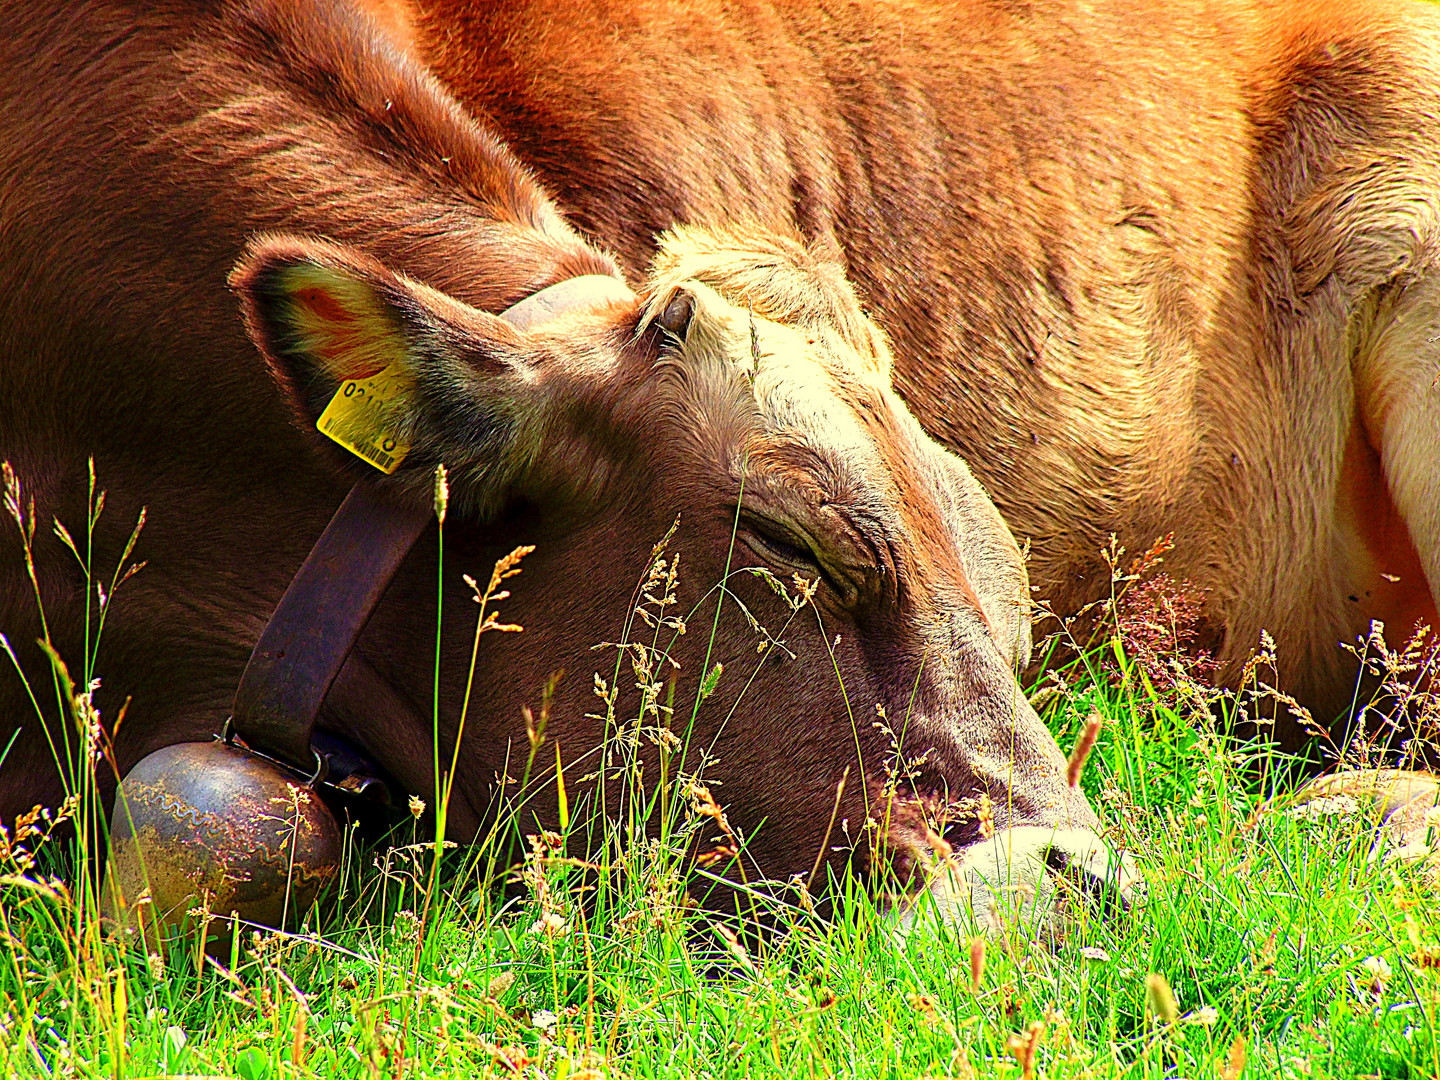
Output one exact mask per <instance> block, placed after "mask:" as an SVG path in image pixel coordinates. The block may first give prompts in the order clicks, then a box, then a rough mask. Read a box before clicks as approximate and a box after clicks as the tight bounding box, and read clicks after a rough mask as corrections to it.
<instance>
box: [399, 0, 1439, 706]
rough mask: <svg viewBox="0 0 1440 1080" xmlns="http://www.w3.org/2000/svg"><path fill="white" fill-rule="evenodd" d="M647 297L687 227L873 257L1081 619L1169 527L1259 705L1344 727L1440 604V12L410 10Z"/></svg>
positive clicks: (1140, 2)
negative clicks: (740, 222)
mask: <svg viewBox="0 0 1440 1080" xmlns="http://www.w3.org/2000/svg"><path fill="white" fill-rule="evenodd" d="M377 7H381V8H383V9H384V10H385V12H386V14H387V18H388V21H389V26H390V28H391V32H392V33H394V34H395V35H396V36H397V38H398V39H400V40H404V41H407V42H408V44H409V47H410V48H411V49H412V50H414V51H415V52H416V53H417V54H419V55H421V56H423V57H424V58H425V59H426V60H427V62H429V63H430V64H432V66H433V67H434V69H435V70H436V71H437V73H438V74H439V75H440V77H441V78H442V80H443V81H445V82H446V83H447V84H448V85H449V86H451V88H452V89H453V90H454V91H455V92H456V94H457V96H459V97H460V98H461V100H463V101H464V102H466V104H467V105H468V106H469V107H470V108H471V109H472V110H473V111H474V112H475V113H476V115H477V116H478V117H479V118H480V120H481V121H482V123H484V124H485V125H486V126H487V127H489V128H490V129H491V130H493V131H495V132H496V133H497V134H499V135H500V136H501V137H502V138H504V139H505V140H506V141H507V142H508V143H509V145H510V146H511V147H513V148H514V149H515V151H516V153H517V154H518V155H519V157H520V158H521V159H522V160H524V161H525V162H526V164H527V165H529V166H530V167H532V168H533V169H535V170H536V172H537V173H538V174H539V175H540V177H541V178H542V179H543V181H544V182H545V184H546V185H547V186H548V187H549V188H550V190H552V191H554V192H555V193H556V194H557V196H558V197H559V202H560V204H561V205H562V206H563V207H565V208H566V210H567V211H568V212H569V213H570V216H571V220H573V221H574V222H575V223H576V225H577V226H578V227H579V228H580V229H581V230H582V231H583V232H585V233H586V234H588V235H591V236H594V237H596V238H598V239H599V240H600V241H601V242H602V243H603V244H604V245H607V246H608V247H609V248H610V249H612V250H614V251H615V252H616V253H617V254H618V255H619V257H620V259H621V261H622V263H623V264H624V265H625V266H626V267H627V269H628V270H630V271H631V272H632V273H634V272H638V271H639V269H640V268H642V267H643V266H644V265H645V263H646V262H647V261H648V259H649V258H650V255H651V253H652V252H653V250H654V242H655V239H654V238H655V237H656V236H657V235H658V234H659V233H660V232H661V231H662V230H664V229H666V228H669V227H671V226H673V225H676V224H680V223H699V224H711V223H715V222H717V221H733V220H736V219H753V220H756V221H758V222H760V223H762V224H763V225H765V226H766V227H768V228H771V229H774V230H779V231H782V232H783V231H795V232H798V233H799V234H801V235H803V236H805V237H806V238H807V239H810V240H812V241H817V242H820V243H822V244H829V245H832V246H833V247H834V248H835V249H836V250H838V251H840V252H842V253H843V260H844V263H845V265H846V268H847V273H848V275H849V277H850V279H851V280H852V281H853V282H854V283H855V285H856V287H857V289H858V291H859V293H860V295H861V298H862V300H863V301H864V302H865V304H866V306H867V308H868V310H869V311H870V312H871V313H872V314H873V315H874V316H875V317H876V318H877V321H879V322H880V323H881V324H882V325H883V326H884V328H885V329H886V330H887V331H888V332H889V334H890V335H891V337H892V340H893V342H894V344H895V353H896V367H895V379H896V386H897V388H898V389H899V390H900V391H901V393H902V395H903V396H905V398H906V399H907V401H908V402H909V404H910V406H911V408H912V409H913V410H914V411H915V413H916V415H917V416H918V417H919V418H920V420H921V421H922V423H923V424H924V425H925V426H926V427H927V429H928V430H929V431H930V432H931V433H932V434H933V435H935V437H936V438H938V439H939V440H940V441H942V442H943V443H945V444H947V445H949V446H951V447H953V448H954V449H955V450H956V451H957V452H958V453H960V455H961V456H962V457H964V458H965V459H966V460H967V461H968V462H969V463H970V465H971V467H972V468H973V469H974V471H975V473H976V475H977V476H978V477H979V478H980V479H981V481H982V482H983V483H984V485H985V487H986V489H987V490H988V491H989V492H990V494H991V495H992V497H993V498H994V500H995V502H996V504H997V505H998V506H999V508H1000V510H1001V512H1002V514H1003V516H1004V517H1005V519H1006V521H1007V522H1008V524H1009V525H1010V527H1011V529H1012V530H1013V531H1014V532H1015V534H1016V536H1017V537H1018V538H1019V539H1020V540H1021V541H1022V542H1023V541H1025V540H1029V541H1030V542H1031V544H1032V549H1031V560H1030V564H1029V565H1030V576H1031V581H1032V584H1033V585H1035V586H1036V593H1037V596H1038V597H1039V598H1040V599H1042V600H1045V601H1048V602H1049V603H1050V604H1052V605H1053V607H1054V608H1055V609H1056V610H1057V611H1059V612H1061V613H1062V614H1063V613H1069V612H1073V611H1075V610H1077V609H1078V608H1080V607H1081V606H1082V605H1083V604H1085V603H1087V602H1089V601H1092V600H1095V599H1097V598H1098V597H1100V596H1102V595H1106V594H1108V592H1109V589H1110V582H1109V571H1108V569H1107V568H1106V566H1105V565H1104V563H1103V561H1102V560H1101V558H1100V552H1101V549H1102V548H1104V547H1105V546H1106V544H1107V540H1108V538H1109V537H1110V535H1111V534H1116V535H1118V537H1119V538H1120V541H1121V542H1122V543H1123V544H1124V545H1125V546H1126V547H1128V548H1129V549H1130V551H1131V552H1132V553H1135V552H1138V551H1140V550H1144V549H1145V548H1147V547H1148V546H1149V545H1150V544H1151V542H1152V541H1154V540H1155V539H1156V538H1157V537H1160V536H1162V535H1164V534H1166V533H1170V532H1173V533H1174V534H1175V544H1176V546H1175V550H1174V551H1173V552H1172V553H1171V554H1170V555H1168V556H1167V564H1166V569H1167V570H1168V571H1169V572H1170V573H1171V574H1172V575H1174V576H1175V577H1177V578H1185V579H1189V581H1191V582H1192V583H1193V584H1194V585H1195V586H1196V587H1197V588H1199V589H1201V590H1203V591H1204V596H1205V613H1206V620H1207V625H1206V637H1205V640H1204V641H1203V644H1204V645H1206V646H1208V647H1209V648H1210V649H1212V650H1213V651H1214V652H1215V654H1216V655H1217V657H1218V658H1219V659H1220V660H1222V661H1223V662H1224V664H1225V667H1224V669H1223V671H1222V678H1228V679H1230V680H1233V679H1234V678H1235V677H1236V676H1237V674H1238V672H1239V669H1240V667H1241V665H1242V664H1243V662H1244V660H1245V658H1246V657H1247V656H1248V655H1249V654H1250V652H1251V651H1252V650H1253V649H1254V648H1255V647H1256V645H1257V644H1258V642H1259V638H1260V631H1261V630H1262V629H1266V630H1269V631H1270V632H1271V633H1272V634H1273V635H1274V636H1275V637H1276V638H1277V640H1278V642H1279V650H1280V660H1281V669H1282V672H1281V674H1282V685H1284V686H1285V687H1286V688H1287V689H1289V690H1292V691H1294V692H1295V693H1296V694H1297V695H1298V696H1299V697H1300V698H1301V700H1302V701H1304V702H1305V703H1306V704H1308V705H1310V706H1311V707H1312V708H1313V709H1314V710H1315V712H1316V714H1317V716H1318V717H1320V718H1322V719H1328V718H1330V717H1333V716H1335V715H1336V714H1337V713H1339V712H1342V711H1343V710H1344V709H1345V707H1346V706H1347V705H1348V704H1349V703H1350V701H1351V699H1352V694H1353V692H1354V680H1355V665H1354V661H1353V659H1351V658H1350V657H1348V656H1347V654H1345V653H1344V652H1342V651H1341V650H1340V649H1339V648H1337V643H1338V642H1340V641H1347V640H1353V639H1354V638H1355V637H1356V636H1357V635H1360V636H1363V635H1364V634H1365V632H1366V631H1367V629H1368V627H1369V625H1370V620H1372V619H1380V620H1383V621H1384V622H1385V623H1386V626H1387V632H1388V635H1389V637H1390V639H1391V641H1392V643H1393V642H1395V641H1397V640H1403V639H1404V638H1405V637H1406V636H1408V635H1409V633H1410V632H1411V631H1412V630H1413V628H1414V627H1415V625H1416V623H1417V622H1426V623H1429V624H1430V625H1435V624H1436V622H1437V618H1436V606H1435V604H1436V597H1437V596H1440V388H1437V386H1436V385H1435V380H1436V378H1437V374H1440V268H1437V266H1436V260H1437V258H1440V246H1437V245H1440V10H1437V9H1436V8H1435V7H1434V6H1433V5H1430V4H1423V3H1417V4H1411V3H1397V2H1390V0H1383V2H1379V3H1365V4H1337V3H1329V2H1326V3H1307V2H1299V3H1285V4H1278V5H1277V4H1263V3H1249V2H1242V3H1234V2H1209V0H1187V2H1183V3H1174V2H1166V3H1159V2H1145V0H1114V2H1107V3H1101V4H1072V3H1066V2H1055V3H1034V4H1029V3H1024V4H1012V3H1005V2H995V3H988V2H970V3H956V4H929V3H916V2H911V0H866V2H859V3H841V4H821V5H816V4H810V3H803V2H794V3H790V2H785V0H778V2H771V3H759V4H746V5H733V4H725V3H710V2H702V3H695V4H686V5H678V6H677V5H674V4H668V3H642V4H633V3H629V2H622V0H613V2H607V0H590V2H582V3H576V2H573V0H532V2H528V3H521V2H517V3H503V4H487V3H475V2H469V0H412V2H411V3H410V4H409V5H398V4H377Z"/></svg>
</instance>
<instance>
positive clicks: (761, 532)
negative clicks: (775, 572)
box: [741, 515, 855, 602]
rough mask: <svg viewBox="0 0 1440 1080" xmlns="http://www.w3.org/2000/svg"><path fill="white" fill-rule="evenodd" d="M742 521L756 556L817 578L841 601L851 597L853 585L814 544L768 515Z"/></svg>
mask: <svg viewBox="0 0 1440 1080" xmlns="http://www.w3.org/2000/svg"><path fill="white" fill-rule="evenodd" d="M741 523H742V525H743V526H744V529H745V533H746V536H747V539H749V540H750V541H751V545H750V546H751V547H752V548H753V549H755V553H756V554H757V555H760V556H761V557H766V558H769V559H771V560H773V561H774V562H776V563H779V564H780V566H781V567H783V568H784V569H787V570H792V571H794V572H796V573H798V574H800V575H801V576H803V577H810V578H818V579H820V580H821V581H823V582H825V584H826V585H828V586H829V587H830V588H831V589H832V590H834V592H835V594H836V595H837V596H838V597H839V598H840V599H841V600H842V601H846V602H848V601H849V600H851V599H853V597H854V593H855V589H854V587H853V586H851V585H849V584H848V583H846V582H844V581H843V580H842V579H840V578H838V577H837V576H836V575H835V574H834V573H832V572H831V571H830V570H828V569H827V568H826V566H825V564H824V562H823V561H821V559H820V557H819V556H818V555H816V554H815V549H814V546H813V545H812V544H811V543H810V541H809V540H807V539H805V538H804V537H802V536H801V535H800V534H799V533H797V532H795V531H794V530H793V529H791V528H790V527H789V526H787V525H782V524H780V523H779V522H777V521H772V520H770V519H769V518H762V517H752V516H749V515H747V516H745V517H743V518H742V519H741Z"/></svg>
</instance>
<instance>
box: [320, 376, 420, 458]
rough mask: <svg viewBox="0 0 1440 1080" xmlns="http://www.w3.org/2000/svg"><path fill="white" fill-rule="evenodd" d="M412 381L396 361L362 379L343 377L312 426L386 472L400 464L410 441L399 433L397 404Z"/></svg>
mask: <svg viewBox="0 0 1440 1080" xmlns="http://www.w3.org/2000/svg"><path fill="white" fill-rule="evenodd" d="M414 385H415V384H414V382H413V381H412V380H411V378H410V376H409V375H408V374H406V373H405V372H404V371H403V370H401V368H400V367H399V366H398V365H396V364H391V365H390V366H389V367H387V368H385V369H384V370H383V371H380V372H377V373H376V374H374V375H371V376H369V377H368V378H364V379H346V380H345V381H344V382H343V383H341V384H340V389H338V390H337V391H335V396H334V397H333V398H331V399H330V404H328V405H326V406H325V411H324V412H322V413H321V414H320V419H319V420H318V421H316V426H317V427H318V428H319V429H320V433H321V434H322V435H326V436H329V437H330V438H331V439H334V440H335V441H336V442H337V443H339V444H340V445H341V446H343V447H345V449H346V450H349V451H350V452H351V453H352V454H354V455H355V456H356V457H359V458H361V459H363V460H365V461H368V462H369V463H370V464H371V465H373V466H375V468H377V469H379V470H380V471H381V472H383V473H385V474H386V475H387V476H388V475H389V474H390V473H393V472H394V471H395V470H396V469H398V468H399V467H400V463H401V462H402V461H404V460H405V455H406V454H408V453H409V452H410V444H409V443H408V442H404V441H402V440H401V438H400V435H399V429H400V424H399V423H398V421H399V412H400V407H401V406H402V404H403V403H404V402H405V400H406V399H407V398H408V397H409V394H410V391H411V390H412V389H413V388H414Z"/></svg>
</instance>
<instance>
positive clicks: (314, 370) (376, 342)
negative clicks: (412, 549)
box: [230, 237, 544, 514]
mask: <svg viewBox="0 0 1440 1080" xmlns="http://www.w3.org/2000/svg"><path fill="white" fill-rule="evenodd" d="M230 283H231V286H232V287H233V288H234V289H235V290H236V292H237V293H238V294H239V296H240V300H241V305H242V307H243V309H244V314H245V323H246V327H247V329H248V330H249V332H250V336H251V338H252V339H253V340H254V342H255V344H256V346H258V347H259V349H260V351H261V353H263V354H264V356H265V359H266V361H267V362H268V363H269V365H270V368H271V370H272V372H273V373H274V375H275V377H276V379H277V381H278V382H279V383H280V385H281V386H282V387H283V388H284V389H285V390H286V392H287V393H288V395H289V397H290V399H291V401H292V403H293V405H294V407H295V409H296V411H297V412H298V413H299V416H300V420H301V422H302V424H305V425H307V426H309V427H311V428H312V429H318V430H319V431H320V432H321V433H322V434H324V435H326V436H328V437H329V442H330V443H331V444H332V445H333V447H334V451H335V453H336V454H338V455H339V460H341V461H342V462H343V463H344V464H345V465H346V466H347V467H348V468H349V469H350V470H351V471H352V472H353V473H354V474H355V475H356V476H357V477H358V476H360V475H370V476H374V475H376V474H375V473H374V469H379V470H380V471H382V472H384V473H387V474H392V473H393V474H395V477H396V482H397V483H404V482H405V481H407V480H409V481H410V482H411V483H413V484H414V485H415V486H416V488H417V490H425V489H428V488H422V487H421V485H428V484H429V482H430V480H429V477H430V475H431V473H432V472H433V470H434V468H435V466H436V465H437V464H440V463H442V462H443V463H444V464H445V465H446V466H447V467H448V468H449V469H450V470H451V471H452V474H455V473H456V472H459V473H461V474H463V476H464V482H465V487H466V489H467V490H466V496H467V500H468V501H469V502H470V503H471V505H472V508H473V509H474V510H475V511H476V512H478V513H480V514H485V513H487V512H489V511H490V510H493V509H494V508H495V507H496V506H497V505H499V504H500V503H501V502H503V501H504V499H505V498H506V497H507V491H508V487H509V485H510V484H511V483H512V482H513V481H514V479H515V474H516V471H517V470H518V469H519V468H521V467H522V465H523V463H524V462H525V461H526V460H528V459H530V458H532V457H533V451H534V449H535V448H534V447H533V446H530V445H529V443H530V439H529V438H527V434H531V435H533V434H535V433H538V431H539V430H540V429H541V428H542V427H543V416H542V415H540V413H541V412H542V411H543V407H544V406H543V398H544V394H543V390H542V388H541V386H540V382H541V380H538V379H536V378H535V374H534V370H533V366H532V361H533V359H534V358H533V357H532V355H531V354H530V350H529V347H528V345H529V343H528V340H527V338H526V337H525V335H523V334H521V333H519V332H518V331H516V330H515V329H514V328H512V327H511V326H510V325H509V324H508V323H506V322H505V321H504V320H502V319H499V318H497V317H495V316H493V315H488V314H486V313H485V312H482V311H477V310H476V309H474V308H471V307H469V306H467V305H465V304H462V303H460V302H459V301H457V300H454V299H452V298H451V297H448V296H446V295H444V294H443V293H439V292H436V291H435V290H433V289H430V288H428V287H426V286H424V285H420V284H418V283H416V282H413V281H409V280H407V279H406V278H404V277H401V276H399V275H397V274H393V273H391V272H390V271H389V270H387V269H386V268H385V267H384V266H382V265H381V264H380V263H378V262H376V261H375V260H374V259H372V258H369V257H368V256H366V255H364V254H363V253H361V252H358V251H355V250H354V249H350V248H345V247H341V246H339V245H335V244H329V243H324V242H320V241H311V240H299V239H294V238H285V237H269V238H264V239H261V240H258V241H256V242H255V243H253V244H252V245H251V246H250V248H249V250H248V251H247V253H246V255H245V257H244V258H243V259H242V260H241V261H240V263H239V265H237V266H236V268H235V271H234V272H233V273H232V274H231V277H230ZM366 463H368V464H366ZM456 479H457V480H459V479H460V477H459V476H457V477H456Z"/></svg>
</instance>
